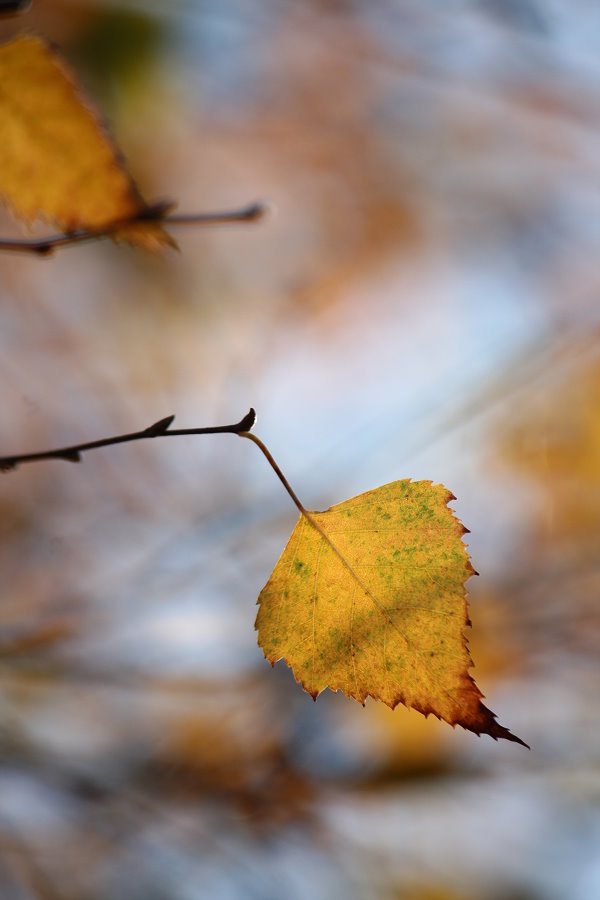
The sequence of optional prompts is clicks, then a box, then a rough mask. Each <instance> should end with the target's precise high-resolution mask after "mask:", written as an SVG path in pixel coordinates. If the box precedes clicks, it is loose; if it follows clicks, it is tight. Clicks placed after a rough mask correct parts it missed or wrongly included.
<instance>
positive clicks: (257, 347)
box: [0, 0, 600, 900]
mask: <svg viewBox="0 0 600 900" xmlns="http://www.w3.org/2000/svg"><path fill="white" fill-rule="evenodd" d="M132 14H135V15H136V16H138V17H139V19H140V22H141V23H144V22H145V25H141V27H140V29H139V31H138V32H137V35H138V36H139V40H138V39H137V38H136V32H135V30H133V31H132V30H131V29H130V28H129V26H128V28H126V29H124V31H123V34H125V33H129V34H130V35H131V37H130V39H129V44H128V47H127V52H125V49H124V48H123V46H122V44H121V45H120V46H119V48H118V54H116V56H115V60H114V64H115V68H114V69H113V59H112V58H111V38H110V35H111V34H113V35H114V33H115V29H117V31H118V28H117V24H118V21H119V18H120V17H123V16H128V17H131V15H132ZM599 16H600V13H599V12H598V11H597V10H596V8H595V5H594V4H589V3H584V2H575V3H569V4H562V5H561V4H557V3H553V2H550V0H524V2H522V3H518V4H517V3H513V2H509V0H485V2H480V0H464V2H461V3H455V4H452V5H448V4H437V3H436V4H434V3H423V2H421V0H418V2H417V0H414V2H411V0H401V2H398V3H393V4H392V3H389V4H386V3H375V4H364V3H358V2H356V3H354V2H349V0H347V2H336V3H325V2H308V3H303V4H293V3H288V2H281V0H260V2H256V3H253V4H250V5H249V4H242V3H241V2H237V0H220V2H218V3H217V2H205V3H202V4H200V3H193V4H192V3H187V2H183V0H182V2H178V0H173V2H171V3H169V4H165V3H162V2H160V3H159V2H154V0H136V2H131V3H128V2H122V3H116V2H115V3H113V2H110V3H108V2H106V3H105V2H100V0H98V2H92V0H77V2H74V0H71V2H69V0H48V2H43V3H42V2H37V3H34V4H33V7H32V10H31V12H30V13H29V14H28V16H27V18H26V19H24V20H23V21H22V23H18V22H11V21H10V20H9V21H4V20H3V21H1V22H0V32H1V35H2V39H3V40H8V39H9V38H11V37H12V36H14V34H15V30H16V28H17V27H19V28H21V27H26V28H28V29H31V30H32V31H35V32H37V33H42V34H45V35H47V36H48V37H49V38H50V39H51V40H52V41H54V42H56V43H57V44H58V45H59V46H60V47H61V52H62V53H64V54H65V56H66V58H67V59H68V60H69V61H70V62H71V63H72V64H73V63H76V68H77V71H78V77H79V78H80V79H81V81H82V83H83V84H84V85H86V86H87V90H88V93H90V96H92V97H93V98H94V100H95V102H96V104H97V105H98V106H99V107H100V108H102V109H103V110H104V111H105V112H106V115H107V117H108V119H109V122H110V124H111V130H112V131H113V133H114V134H116V135H118V137H119V144H120V146H122V148H123V151H124V153H125V156H126V158H127V159H128V160H129V161H130V163H131V166H132V170H133V171H134V172H135V174H136V180H137V181H138V183H139V184H140V188H141V191H142V193H143V195H144V196H148V197H179V198H182V202H183V199H184V198H185V206H186V208H187V209H211V208H225V207H228V206H230V205H232V204H235V205H237V204H238V203H239V201H240V198H245V197H248V198H253V197H265V198H269V199H272V200H273V201H274V203H275V204H276V205H277V208H278V214H277V216H275V217H273V218H272V219H271V220H270V221H269V222H268V223H266V224H265V225H264V226H261V227H260V228H256V229H252V230H251V231H250V230H248V229H241V230H240V231H235V230H228V231H217V232H211V233H208V232H203V233H201V234H200V233H197V232H196V233H194V232H192V231H190V232H186V233H185V235H183V236H182V239H181V248H182V254H181V255H180V256H177V257H175V255H174V254H173V258H170V256H171V255H170V254H164V255H163V256H160V257H156V258H155V257H147V256H146V255H145V254H134V253H131V254H130V253H127V252H124V251H123V250H122V249H119V248H115V247H112V246H111V245H108V244H107V245H106V246H90V247H83V248H80V249H78V250H76V251H75V250H74V251H68V252H67V251H65V253H64V254H63V255H57V256H56V258H52V259H50V260H35V259H21V258H17V257H14V258H13V257H9V256H7V255H4V256H2V258H1V259H0V267H1V268H0V378H1V383H2V436H1V437H2V453H3V454H9V453H11V452H18V451H25V450H27V449H31V450H35V449H37V448H39V447H44V446H58V445H62V444H65V443H68V442H75V441H77V440H85V439H90V438H93V437H95V436H98V437H101V436H103V435H106V434H114V433H118V432H119V431H128V430H131V429H132V428H137V427H143V426H144V425H145V424H147V423H148V422H151V421H155V420H156V419H158V418H159V417H160V416H162V415H167V414H169V413H177V415H178V421H180V422H181V424H182V425H190V426H192V425H202V424H210V423H212V422H220V421H221V422H222V421H230V420H231V419H232V418H236V417H237V416H238V415H240V414H241V413H242V412H244V411H245V410H246V409H248V407H249V406H251V405H254V406H255V407H256V408H257V410H258V413H259V422H260V433H261V436H262V437H264V439H265V440H266V441H267V443H268V444H269V446H270V447H271V448H272V450H273V452H274V454H275V455H276V457H277V458H278V459H279V460H281V461H282V463H283V462H285V467H286V474H288V475H289V477H290V480H291V481H292V483H293V484H294V487H295V488H296V489H297V491H298V494H299V496H300V498H301V500H302V502H303V503H304V504H305V505H306V506H308V507H316V508H326V507H327V506H329V505H330V504H331V503H334V502H336V500H337V499H338V498H340V497H349V496H352V495H355V494H358V493H360V492H362V491H365V490H367V489H368V488H369V487H370V486H372V485H373V484H377V483H385V482H387V481H390V480H391V479H399V478H405V477H411V478H414V479H419V478H421V479H422V478H435V480H436V481H440V482H443V483H445V484H449V485H451V486H452V489H453V491H454V493H455V494H456V495H457V497H458V509H460V515H461V518H462V519H464V521H466V522H467V523H468V525H469V527H470V528H471V531H472V533H471V535H470V538H469V550H470V552H471V553H472V555H473V557H474V559H475V560H476V567H477V569H478V571H479V572H480V573H481V577H480V578H479V579H471V581H470V582H469V593H470V597H469V602H470V608H471V612H472V617H473V620H474V622H475V623H476V628H474V629H473V633H472V635H471V637H470V646H471V650H472V653H473V657H474V659H475V660H476V661H477V668H476V670H475V674H476V677H477V682H478V683H479V684H480V685H481V686H483V687H484V689H485V690H486V693H487V694H488V695H489V696H492V695H493V697H494V709H496V710H497V711H498V712H499V713H500V715H501V721H507V722H509V723H510V724H511V726H514V728H515V730H516V732H517V733H518V734H523V735H524V736H525V737H526V739H527V740H528V742H530V743H531V745H532V752H531V753H525V752H522V751H521V749H520V748H517V747H511V746H510V745H508V744H506V743H505V742H499V743H498V745H495V744H494V743H493V742H491V741H484V740H482V741H477V740H475V739H474V738H473V736H472V735H468V734H462V733H460V732H459V731H457V732H453V731H451V730H450V729H448V728H443V727H442V726H441V725H440V723H438V722H436V721H432V720H431V718H430V719H428V720H425V719H424V718H422V717H421V716H417V715H415V714H414V712H413V713H411V712H408V711H407V710H404V709H402V708H401V707H399V708H397V709H396V710H394V711H393V712H392V711H391V710H389V709H388V708H387V707H385V706H384V705H383V704H377V703H372V702H370V701H367V704H366V706H365V708H364V709H363V708H362V707H360V706H359V705H358V704H356V703H353V702H351V701H348V700H346V699H345V698H343V697H342V696H340V695H333V694H330V693H329V692H325V693H324V694H323V695H321V697H320V698H319V700H318V701H317V703H313V702H312V700H311V699H310V698H309V697H308V696H306V695H305V694H303V693H302V692H300V691H298V690H297V689H296V687H295V685H294V684H293V679H292V677H291V675H290V673H289V672H288V671H287V670H286V669H285V667H284V666H283V665H282V664H280V665H279V666H276V667H275V670H274V671H271V669H270V667H269V666H268V665H267V664H266V663H265V661H264V658H263V656H262V653H261V652H260V650H259V649H258V648H257V647H256V645H255V638H254V635H253V632H252V622H253V619H254V615H255V607H254V603H253V598H254V597H255V596H256V595H257V594H258V592H259V590H260V588H261V586H262V584H263V583H264V573H265V572H267V571H269V570H270V568H272V566H273V565H275V563H276V559H277V556H278V553H279V550H280V547H281V546H282V541H284V539H285V535H286V534H287V533H289V532H290V531H291V530H292V527H293V523H294V518H295V516H294V510H293V507H291V504H290V503H289V499H288V498H287V497H286V496H285V494H283V492H282V491H281V489H280V487H279V485H277V484H276V483H274V479H273V478H272V472H270V471H269V470H268V467H267V466H266V465H264V461H263V460H261V459H259V458H254V457H253V455H252V453H251V452H248V451H249V448H248V447H247V446H246V445H245V442H242V441H239V440H237V439H235V440H232V439H231V438H230V437H228V436H223V438H220V437H218V436H216V437H214V438H206V439H203V438H198V439H197V440H195V439H192V438H190V439H189V440H188V439H178V440H177V441H173V442H172V443H168V442H164V444H167V446H165V445H164V444H159V442H149V444H148V445H141V444H140V445H138V446H136V447H134V446H126V445H125V446H123V447H115V448H111V449H110V450H106V451H98V453H96V454H90V456H89V458H87V459H85V460H84V462H83V463H82V464H81V465H80V466H69V465H67V464H65V463H58V462H57V463H48V464H44V465H40V466H37V467H30V468H29V469H25V467H23V469H22V470H19V471H16V472H14V473H12V474H11V475H10V477H3V478H2V481H1V482H0V489H1V493H0V534H1V536H2V539H1V541H0V571H1V573H2V578H1V584H2V604H1V605H0V633H1V636H2V640H1V641H0V648H1V649H2V651H3V653H4V655H3V657H2V681H1V685H2V687H1V691H0V707H1V711H2V712H1V719H0V722H1V724H2V731H1V735H0V741H1V744H0V749H1V759H2V769H1V771H0V830H1V834H2V845H1V853H0V878H1V879H2V888H1V890H0V894H1V895H3V896H6V897H10V898H11V900H12V897H13V896H14V897H15V898H16V897H18V898H19V900H21V898H22V897H23V896H25V897H27V896H30V895H33V896H36V893H37V895H38V896H41V897H44V896H48V897H52V896H53V897H56V896H58V897H60V898H61V900H62V898H68V900H83V898H85V900H105V898H112V897H119V898H121V897H123V898H124V900H138V898H139V900H142V898H143V900H148V898H155V897H160V898H161V900H190V898H193V900H196V898H199V897H200V898H203V897H210V898H213V897H224V898H238V897H244V898H245V897H248V896H252V895H254V896H259V897H261V898H275V897H281V896H282V895H285V896H286V897H287V898H290V900H300V898H302V900H304V898H305V897H307V896H310V897H311V898H315V900H330V898H331V897H336V896H344V897H348V898H353V900H354V898H361V900H362V898H369V900H370V898H377V900H379V898H383V900H388V898H390V897H394V896H400V897H408V898H411V900H412V898H413V897H436V896H438V897H439V896H441V897H452V898H455V897H460V898H461V900H475V898H477V900H481V898H486V900H509V898H513V900H514V898H517V897H519V898H531V900H559V898H560V900H562V898H564V897H569V898H573V900H596V898H597V897H598V895H599V894H600V885H599V876H598V856H597V846H598V834H599V833H600V813H599V801H598V797H599V793H598V791H599V779H598V771H599V768H600V757H599V752H598V747H599V746H600V740H599V726H598V715H597V698H598V693H599V691H600V677H599V670H598V646H599V643H600V621H599V619H598V608H597V607H598V605H597V600H596V598H597V596H598V576H599V572H598V553H597V546H598V544H597V536H598V530H597V523H596V524H595V521H596V520H595V519H594V508H596V507H595V506H594V502H593V494H594V491H595V487H594V485H595V484H596V481H595V476H594V475H593V473H592V474H591V472H592V468H591V467H592V466H593V459H594V452H593V445H594V441H595V438H593V434H594V433H595V432H594V430H593V429H594V427H595V426H594V423H597V422H598V409H597V401H596V400H595V399H594V397H595V394H594V389H593V388H592V387H591V386H592V385H593V384H594V383H597V371H598V359H599V356H600V354H599V351H598V347H599V343H600V322H599V318H598V316H599V313H598V309H599V307H598V302H597V298H598V293H599V290H600V278H599V275H598V266H597V259H598V254H599V251H600V247H599V243H600V237H599V234H598V229H597V224H596V223H597V222H598V221H600V196H599V195H598V192H597V191H596V190H595V187H594V185H596V184H598V183H599V182H600V171H599V169H600V162H599V159H600V157H599V156H598V153H597V148H596V144H597V122H598V110H599V109H600V91H599V89H598V85H599V84H600V77H599V70H598V54H597V46H596V45H597V39H596V35H597V29H598V21H599ZM121 20H122V19H121ZM129 21H131V19H130V18H129ZM107 22H108V26H107ZM146 26H147V27H146ZM149 35H150V36H151V39H149V37H148V36H149ZM159 35H160V37H159ZM100 46H103V48H104V52H100V51H99V50H98V51H96V50H94V52H93V53H89V54H88V53H87V50H86V48H90V47H94V48H98V47H100ZM116 50H117V48H116V47H115V52H116ZM117 63H118V64H117ZM123 66H124V68H122V67H123ZM119 72H120V73H122V75H123V77H121V75H119V74H118V73H119ZM96 85H102V86H103V91H101V92H99V91H96V88H95V86H96ZM11 227H14V226H13V225H12V222H11V219H10V217H8V216H7V217H6V218H5V220H4V221H3V222H2V228H1V232H0V233H2V234H5V233H8V232H9V231H10V229H11ZM440 334H444V335H445V339H444V340H443V341H440V340H439V335H440ZM595 373H596V374H595ZM595 379H596V381H595ZM384 385H385V389H384V387H383V386H384ZM324 386H325V388H326V389H324ZM588 386H589V387H588ZM567 460H568V461H567ZM44 892H45V894H44Z"/></svg>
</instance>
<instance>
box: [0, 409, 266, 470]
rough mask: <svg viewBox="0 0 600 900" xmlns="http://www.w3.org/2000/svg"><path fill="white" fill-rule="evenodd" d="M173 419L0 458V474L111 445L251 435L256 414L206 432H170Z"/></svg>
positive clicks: (70, 458)
mask: <svg viewBox="0 0 600 900" xmlns="http://www.w3.org/2000/svg"><path fill="white" fill-rule="evenodd" d="M174 419H175V416H166V418H164V419H160V420H159V421H158V422H155V423H154V424H153V425H150V426H149V427H148V428H144V429H143V430H142V431H132V432H131V433H130V434H119V435H116V436H115V437H108V438H101V439H100V440H98V441H88V442H87V443H85V444H73V445H71V446H69V447H59V448H58V449H56V450H42V451H40V452H39V453H18V454H15V455H13V456H1V457H0V471H2V472H9V471H11V470H12V469H16V468H17V466H19V465H21V463H26V462H41V461H42V460H45V459H63V460H66V461H67V462H75V463H76V462H80V460H81V454H82V453H86V452H87V451H88V450H96V449H97V448H98V447H109V446H111V445H112V444H125V443H128V442H129V441H143V440H146V438H157V437H181V436H182V435H186V434H245V433H247V432H249V431H250V429H251V428H252V426H253V425H254V423H255V421H256V413H255V412H254V410H253V409H251V410H250V411H249V412H248V413H247V414H246V415H245V416H244V418H243V419H240V421H239V422H236V423H235V424H234V425H212V426H209V427H207V428H173V429H171V427H170V426H171V425H172V423H173V420H174Z"/></svg>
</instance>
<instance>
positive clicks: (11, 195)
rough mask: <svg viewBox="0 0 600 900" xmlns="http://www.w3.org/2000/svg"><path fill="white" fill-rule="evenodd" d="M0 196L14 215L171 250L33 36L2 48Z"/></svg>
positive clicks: (63, 69) (90, 116)
mask: <svg viewBox="0 0 600 900" xmlns="http://www.w3.org/2000/svg"><path fill="white" fill-rule="evenodd" d="M0 195H1V196H2V197H3V198H4V199H5V200H6V202H7V203H8V204H9V205H10V206H11V208H12V209H13V211H14V212H15V214H16V215H18V216H20V217H21V218H23V219H25V220H26V221H27V222H28V223H31V222H32V221H33V220H34V219H36V218H38V217H40V218H43V219H44V220H45V221H47V222H50V223H53V224H55V225H57V226H58V227H59V228H61V229H62V230H63V231H65V232H71V231H76V230H78V229H84V230H86V231H92V232H100V233H101V232H102V231H103V230H109V231H110V233H111V237H113V238H115V239H116V240H125V241H129V242H130V243H134V244H136V245H138V246H143V247H147V248H148V249H154V248H155V247H156V246H157V245H164V244H173V243H174V242H173V240H172V238H171V237H170V236H169V235H168V234H167V233H166V232H165V231H164V230H163V229H162V228H161V227H160V224H159V223H158V222H157V221H156V220H153V219H152V218H149V219H148V220H147V221H142V222H135V223H134V224H131V225H130V224H129V223H127V224H126V225H124V226H123V227H122V228H120V229H119V228H116V229H113V228H111V225H112V224H113V223H115V222H116V223H119V222H122V221H124V222H127V220H130V219H134V220H135V219H137V217H139V216H142V217H143V214H144V213H145V212H146V211H147V206H146V203H145V202H144V201H143V199H142V197H141V196H140V194H139V191H138V190H137V188H136V186H135V184H134V182H133V179H132V178H131V176H130V175H129V173H128V172H127V169H126V168H125V165H124V163H123V159H122V157H121V154H120V153H119V150H118V148H117V147H116V145H115V143H114V142H113V140H112V139H111V137H110V135H109V134H108V132H107V131H106V129H105V127H104V126H103V124H102V123H101V121H100V119H99V117H98V115H97V114H96V113H95V112H94V111H93V110H92V108H91V106H90V104H89V103H88V101H87V100H86V99H85V98H84V97H83V95H82V93H81V91H80V90H79V88H78V86H77V84H76V82H75V79H74V77H73V75H72V74H71V73H70V71H69V70H68V68H67V66H66V65H65V63H64V62H63V61H62V60H61V59H60V57H59V56H58V55H57V54H56V53H55V52H54V51H53V50H52V49H51V48H50V47H49V46H48V45H47V44H46V43H45V41H43V40H41V39H40V38H38V37H33V36H25V37H19V38H16V39H15V40H13V41H10V42H9V43H7V44H4V45H3V46H1V47H0Z"/></svg>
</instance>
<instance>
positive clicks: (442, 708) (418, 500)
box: [256, 480, 526, 746]
mask: <svg viewBox="0 0 600 900" xmlns="http://www.w3.org/2000/svg"><path fill="white" fill-rule="evenodd" d="M454 499H455V498H454V496H453V494H451V493H450V491H448V490H447V489H446V488H445V487H443V485H439V484H438V485H432V483H431V482H430V481H418V482H411V481H410V480H404V481H395V482H392V483H391V484H387V485H384V486H383V487H380V488H376V489H375V490H373V491H368V492H367V493H366V494H361V495H359V496H358V497H354V498H352V499H351V500H346V501H345V502H344V503H340V504H338V505H337V506H332V507H331V508H330V509H328V510H327V511H326V512H313V513H307V514H306V515H301V516H300V519H299V521H298V523H297V525H296V527H295V529H294V531H293V532H292V536H291V538H290V540H289V542H288V544H287V547H286V548H285V550H284V552H283V554H282V556H281V558H280V560H279V562H278V563H277V565H276V567H275V569H274V571H273V573H272V575H271V578H270V579H269V581H268V582H267V584H266V586H265V587H264V588H263V590H262V591H261V594H260V596H259V598H258V602H259V604H260V609H259V612H258V616H257V619H256V627H257V629H258V643H259V645H260V646H261V647H262V649H263V651H264V654H265V656H266V658H267V659H268V660H269V661H270V662H271V663H272V664H274V663H275V662H276V661H277V660H278V659H281V658H283V659H284V660H285V661H286V662H287V664H288V665H289V666H291V667H292V669H293V671H294V675H295V677H296V678H297V680H298V681H299V682H300V683H301V685H302V687H303V688H304V689H305V690H306V691H308V693H309V694H311V695H312V696H313V698H315V699H316V697H317V696H318V694H319V693H321V691H323V690H324V689H325V688H326V687H329V688H331V689H332V690H340V691H342V692H343V693H344V694H346V695H347V696H348V697H354V698H355V699H356V700H359V701H360V702H361V703H364V701H365V700H366V698H367V697H368V696H370V697H373V698H375V699H377V700H383V702H384V703H386V704H387V705H388V706H390V707H392V708H393V707H395V706H397V704H398V703H404V704H405V705H406V706H408V707H411V708H413V709H416V710H418V711H419V712H421V713H423V714H424V715H426V716H427V715H429V714H430V713H433V714H434V715H435V716H437V717H438V718H440V719H444V720H445V721H446V722H449V723H450V724H451V725H462V727H463V728H466V729H468V730H470V731H474V732H475V733H476V734H482V733H485V734H489V735H491V737H493V738H495V739H498V738H505V739H506V740H510V741H516V742H517V743H520V744H522V743H523V741H521V740H520V739H519V738H517V737H516V736H515V735H513V734H511V733H510V731H508V729H506V728H503V727H502V726H501V725H499V724H498V723H497V722H496V717H495V716H494V714H493V713H492V712H491V711H490V710H489V709H487V707H485V706H484V705H483V704H482V702H481V697H482V696H483V695H482V694H481V692H480V691H479V689H478V688H477V686H476V684H475V682H474V681H473V679H472V678H471V676H470V675H469V671H468V670H469V668H470V667H471V665H472V663H471V658H470V656H469V652H468V649H467V643H466V639H465V636H464V631H463V629H464V627H465V625H467V624H469V622H468V615H467V602H466V594H465V588H464V583H465V581H466V579H467V578H468V577H469V576H470V575H472V574H473V572H474V569H473V567H472V566H471V563H470V561H469V556H468V554H467V551H466V549H465V546H464V544H463V543H462V535H463V534H464V533H465V532H466V531H467V529H466V528H465V527H464V526H463V525H462V524H461V522H460V521H459V520H458V519H457V518H455V516H454V515H453V513H452V510H450V509H449V508H448V506H447V504H448V502H449V501H450V500H454ZM525 746H526V745H525Z"/></svg>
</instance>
